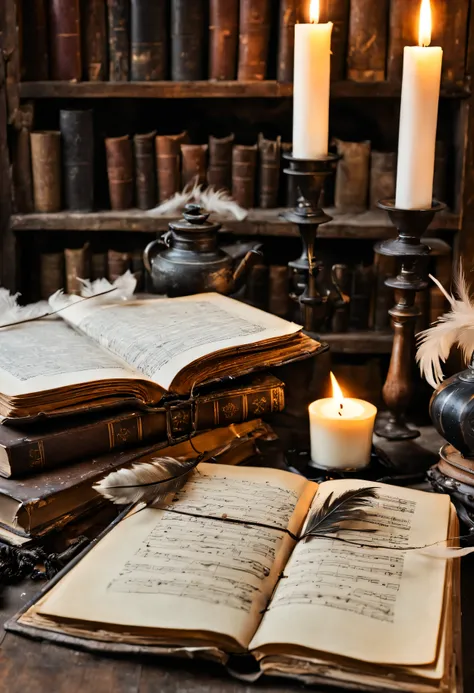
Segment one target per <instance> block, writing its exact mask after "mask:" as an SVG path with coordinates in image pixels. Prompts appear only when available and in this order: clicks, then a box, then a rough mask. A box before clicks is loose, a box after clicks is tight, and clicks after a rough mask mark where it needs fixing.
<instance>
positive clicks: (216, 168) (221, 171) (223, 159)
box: [207, 134, 235, 191]
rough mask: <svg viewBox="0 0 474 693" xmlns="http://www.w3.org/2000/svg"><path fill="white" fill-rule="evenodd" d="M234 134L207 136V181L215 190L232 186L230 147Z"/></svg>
mask: <svg viewBox="0 0 474 693" xmlns="http://www.w3.org/2000/svg"><path fill="white" fill-rule="evenodd" d="M234 140H235V135H234V134H232V135H229V136H228V137H213V135H211V136H210V137H209V168H208V171H207V182H208V183H209V185H210V186H211V187H213V188H215V189H216V190H229V191H230V190H231V188H232V149H233V146H234Z"/></svg>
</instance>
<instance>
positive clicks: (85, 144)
mask: <svg viewBox="0 0 474 693" xmlns="http://www.w3.org/2000/svg"><path fill="white" fill-rule="evenodd" d="M59 123H60V128H61V138H62V147H63V181H64V203H65V206H66V209H72V210H76V211H80V212H91V211H92V209H93V207H94V125H93V121H92V111H91V110H87V111H85V110H84V111H72V110H69V109H68V110H61V111H59Z"/></svg>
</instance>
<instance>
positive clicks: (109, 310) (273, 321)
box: [63, 293, 301, 389]
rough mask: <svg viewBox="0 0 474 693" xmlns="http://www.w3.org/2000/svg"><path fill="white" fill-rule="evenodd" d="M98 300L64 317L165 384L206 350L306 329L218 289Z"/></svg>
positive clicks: (77, 308) (145, 374) (233, 346)
mask: <svg viewBox="0 0 474 693" xmlns="http://www.w3.org/2000/svg"><path fill="white" fill-rule="evenodd" d="M92 304H93V301H85V302H83V303H79V304H76V305H73V306H71V307H70V308H68V310H66V311H64V313H63V317H64V319H65V320H67V321H68V322H71V323H72V324H73V325H75V326H76V327H77V328H79V329H80V330H81V331H82V332H84V333H85V334H87V335H88V336H89V337H91V338H92V339H93V340H94V341H95V342H97V343H99V344H101V345H102V346H103V347H105V348H106V349H108V350H109V351H110V352H112V353H113V354H115V355H117V356H119V357H120V358H121V359H123V360H124V361H125V362H126V363H128V364H129V365H130V366H132V367H133V368H135V369H136V370H137V371H139V372H140V373H142V374H143V375H144V376H146V377H147V378H150V379H151V380H153V381H154V382H156V383H157V384H158V385H160V386H161V387H163V388H165V389H169V387H170V385H171V383H172V381H173V378H174V377H175V376H176V375H177V374H178V373H179V371H180V370H182V369H183V368H184V367H185V366H187V365H189V364H190V363H192V362H193V361H196V360H197V359H199V358H202V357H203V356H206V355H209V354H213V353H215V352H217V351H220V350H223V349H230V348H235V347H238V346H245V345H248V344H254V343H256V342H261V341H263V340H269V339H274V338H277V337H282V336H286V335H291V334H294V333H296V332H299V331H300V329H301V327H300V326H299V325H295V324H294V323H290V322H287V321H286V320H282V319H281V318H278V317H276V316H274V315H270V314H268V313H265V312H263V311H261V310H258V309H257V308H253V307H251V306H248V305H246V304H244V303H241V302H239V301H236V300H234V299H231V298H228V297H227V296H221V295H220V294H215V293H208V294H199V295H197V296H185V297H183V298H171V299H170V298H161V299H160V298H159V299H154V300H148V301H135V302H131V303H122V304H118V305H112V306H94V305H92Z"/></svg>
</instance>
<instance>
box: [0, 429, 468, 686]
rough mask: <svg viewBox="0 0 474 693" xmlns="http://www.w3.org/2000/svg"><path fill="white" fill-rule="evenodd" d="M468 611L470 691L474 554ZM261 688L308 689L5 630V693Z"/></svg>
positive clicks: (7, 606) (10, 601) (16, 593)
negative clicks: (59, 643)
mask: <svg viewBox="0 0 474 693" xmlns="http://www.w3.org/2000/svg"><path fill="white" fill-rule="evenodd" d="M383 447H384V448H385V449H386V450H387V451H388V452H389V453H390V454H391V455H392V457H396V456H398V455H401V456H405V455H417V456H420V455H426V456H427V457H429V456H430V455H431V456H432V458H433V461H436V451H437V449H439V439H438V438H437V436H436V435H435V434H433V432H432V431H430V430H428V429H427V430H424V431H423V436H422V438H421V439H419V440H418V441H412V442H410V443H398V444H396V445H395V444H390V445H388V444H386V443H384V444H383ZM41 586H42V584H41V583H35V582H31V581H29V582H25V583H22V584H20V585H16V586H15V587H9V588H7V589H5V590H4V591H3V592H2V593H1V594H0V622H1V623H2V624H3V623H4V622H5V621H6V620H7V619H8V618H9V617H10V616H12V615H13V614H14V613H16V611H18V610H19V609H20V607H21V606H23V605H24V604H25V603H26V602H27V601H28V600H29V599H31V598H32V597H33V596H34V594H35V592H36V591H38V590H39V589H40V588H41ZM462 610H463V657H464V691H465V693H474V556H469V557H467V558H464V559H463V566H462ZM414 625H415V624H414ZM322 627H323V625H322ZM258 690H262V691H265V692H266V693H272V692H275V693H277V692H279V693H281V691H301V690H305V688H304V687H303V686H300V685H298V684H297V683H294V684H292V683H291V682H289V681H282V682H279V681H269V682H264V683H259V684H258V685H253V686H251V685H246V684H243V683H241V682H239V681H235V680H233V679H231V678H230V677H229V676H228V675H227V674H226V672H225V671H223V670H222V669H220V668H218V667H214V666H212V665H209V664H207V663H188V662H186V663H184V662H181V661H178V660H168V659H167V660H165V659H151V658H149V659H141V660H138V659H136V658H135V659H131V658H130V659H127V658H123V657H122V658H120V659H118V658H112V657H102V656H101V657H99V656H95V655H92V654H88V653H85V652H80V651H75V650H72V649H69V648H66V647H59V646H56V645H51V644H47V643H40V642H35V641H32V640H29V639H27V638H23V637H19V636H17V635H13V634H11V633H5V632H4V631H3V630H2V631H1V634H0V691H1V693H191V691H192V692H193V693H251V692H252V691H258ZM311 690H320V689H314V688H313V689H311ZM321 690H322V689H321ZM333 690H334V689H333Z"/></svg>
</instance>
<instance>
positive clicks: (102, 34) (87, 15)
mask: <svg viewBox="0 0 474 693" xmlns="http://www.w3.org/2000/svg"><path fill="white" fill-rule="evenodd" d="M83 8H84V10H83V14H82V26H83V31H82V35H83V41H82V57H83V60H82V62H83V70H84V76H85V78H86V79H87V80H88V81H89V82H103V81H104V80H106V79H108V71H109V66H108V57H107V0H83Z"/></svg>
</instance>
